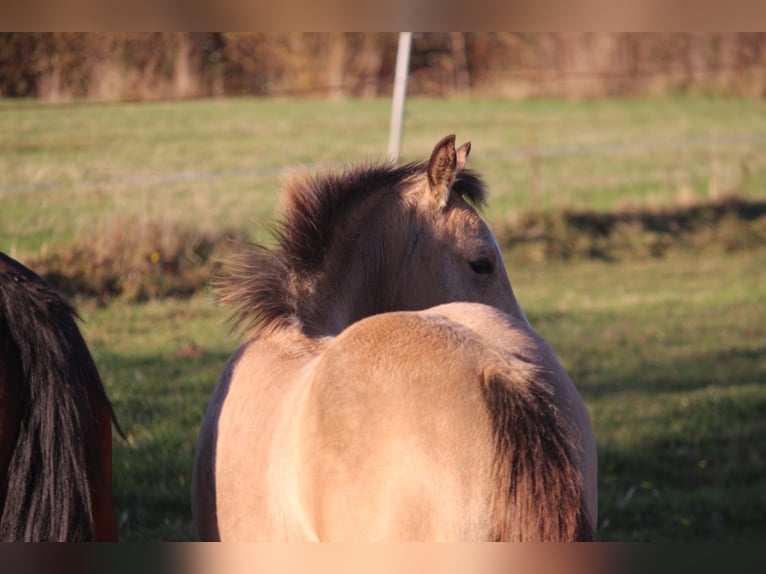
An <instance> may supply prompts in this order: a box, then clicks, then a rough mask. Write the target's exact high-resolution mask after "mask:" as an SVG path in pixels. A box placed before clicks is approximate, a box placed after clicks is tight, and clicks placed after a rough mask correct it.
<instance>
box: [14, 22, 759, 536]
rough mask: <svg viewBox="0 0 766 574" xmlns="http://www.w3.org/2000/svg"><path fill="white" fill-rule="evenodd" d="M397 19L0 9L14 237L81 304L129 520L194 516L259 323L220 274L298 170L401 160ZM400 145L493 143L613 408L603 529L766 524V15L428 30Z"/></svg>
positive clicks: (555, 301) (260, 231) (518, 246)
mask: <svg viewBox="0 0 766 574" xmlns="http://www.w3.org/2000/svg"><path fill="white" fill-rule="evenodd" d="M398 41H399V34H397V33H156V34H148V33H135V34H134V33H130V34H125V33H120V34H91V33H87V34H86V33H83V34H74V33H26V34H22V33H3V34H0V250H2V251H3V252H5V253H8V254H9V255H11V256H13V257H16V258H17V259H19V260H20V261H22V262H23V263H25V264H26V265H28V266H30V267H32V268H33V269H34V270H35V271H37V272H38V273H40V274H41V275H43V276H44V277H45V278H46V279H47V280H48V281H49V282H50V283H51V284H52V285H54V286H55V287H56V288H57V289H59V290H60V291H61V292H62V293H63V294H64V295H65V296H66V297H68V298H69V299H70V300H71V301H72V302H73V303H74V304H76V305H77V307H78V308H79V309H80V313H81V315H82V317H83V320H84V322H83V333H84V335H85V338H86V340H87V341H88V343H89V345H90V346H91V350H92V352H93V354H94V357H95V359H96V362H97V364H98V366H99V369H100V370H101V372H102V375H103V377H104V380H105V385H106V388H107V391H108V393H109V395H110V397H111V398H112V400H113V402H114V406H115V411H116V414H117V416H118V418H119V420H120V423H121V425H122V427H123V428H124V429H125V430H126V433H127V435H128V440H127V442H125V441H122V440H120V439H116V440H115V444H114V447H115V478H114V481H115V490H116V496H117V504H118V514H119V516H120V522H121V534H122V537H123V539H124V540H141V541H147V540H189V539H191V538H192V537H193V532H192V530H191V521H190V505H189V486H190V485H189V476H190V470H191V464H192V457H193V454H194V445H195V441H196V436H197V432H198V428H199V424H200V422H201V420H202V416H203V413H204V409H205V406H206V404H207V401H208V400H209V397H210V394H211V392H212V389H213V386H214V384H215V380H216V378H217V376H218V373H219V372H220V370H221V368H222V367H223V364H224V363H225V361H226V359H227V357H228V356H229V355H230V354H231V353H232V352H233V350H234V349H235V348H236V346H237V345H238V344H239V342H238V341H237V339H236V338H235V337H234V336H233V335H231V334H230V333H229V331H228V326H227V323H226V318H227V312H226V310H225V309H220V308H218V307H217V306H216V304H215V298H214V296H213V294H212V293H211V291H210V287H209V285H210V281H211V279H212V278H213V277H215V276H216V275H217V274H219V273H221V272H222V271H223V270H224V269H225V260H226V257H227V256H228V255H229V254H230V253H231V251H232V250H236V249H239V248H241V246H242V244H243V243H244V242H247V241H252V240H255V241H262V242H267V243H268V242H269V241H270V240H271V238H270V235H269V232H268V230H267V229H268V228H267V226H266V225H265V224H266V223H267V222H270V221H272V220H273V219H274V218H275V217H278V205H279V194H280V189H281V186H282V182H283V180H284V178H285V177H290V176H292V175H294V174H296V173H298V174H300V173H314V172H317V171H319V172H321V171H326V170H331V169H343V168H344V166H346V165H349V164H355V163H358V162H381V161H386V160H387V147H388V141H389V126H390V120H391V115H392V92H393V86H394V73H395V67H396V54H397V44H398ZM407 80H408V81H407V99H406V103H405V106H404V122H403V137H402V153H401V156H402V161H424V160H426V159H427V158H428V156H429V154H430V152H431V149H432V147H433V145H434V144H435V143H436V141H438V140H439V139H440V138H441V137H443V136H444V135H446V134H449V133H456V134H457V139H458V143H462V142H463V141H466V140H470V141H472V143H473V147H472V153H471V157H470V160H469V166H470V167H472V168H474V169H476V170H478V171H479V172H480V173H481V174H482V175H483V177H484V179H485V180H486V182H487V184H488V186H489V190H490V198H489V204H488V206H487V208H486V209H485V212H484V215H485V217H486V218H487V220H488V221H489V223H490V225H491V227H492V228H493V230H494V231H495V233H496V235H497V236H498V239H499V242H500V244H501V246H502V248H503V251H504V255H505V258H506V264H507V267H508V271H509V275H510V278H511V281H512V283H513V286H514V290H515V292H516V294H517V296H518V297H519V300H520V302H521V305H522V307H523V308H524V311H525V313H526V314H527V315H528V317H529V318H530V321H531V322H532V324H533V325H534V326H535V328H536V329H537V330H538V331H539V332H540V333H541V334H542V335H543V336H544V337H545V338H547V339H548V340H549V341H550V342H551V343H552V345H553V347H554V348H555V349H556V351H557V353H558V354H559V356H560V358H561V360H562V362H563V364H564V365H565V367H566V368H567V369H568V371H569V372H570V373H571V375H572V377H573V379H574V380H575V383H576V384H577V386H578V389H579V390H580V392H581V394H582V396H583V398H584V399H585V401H586V404H587V406H588V408H589V411H590V413H591V416H592V418H593V422H594V427H595V430H596V436H597V440H598V446H599V457H600V478H599V492H600V517H599V536H600V537H601V539H603V540H625V541H629V540H641V541H676V540H716V541H721V540H730V541H731V540H749V541H755V540H760V539H763V536H764V535H765V534H766V522H764V520H763V517H764V516H766V472H764V471H765V470H766V422H764V421H766V388H764V384H765V383H766V265H765V264H764V263H766V102H765V101H764V96H766V34H763V33H694V34H692V33H673V34H670V33H668V34H664V33H663V34H657V33H646V34H643V33H641V34H637V33H603V34H602V33H587V34H586V33H534V34H533V33H529V34H528V33H463V32H453V33H415V34H414V35H413V37H412V48H411V59H410V65H409V74H408V77H407Z"/></svg>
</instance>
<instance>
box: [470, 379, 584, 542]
mask: <svg viewBox="0 0 766 574" xmlns="http://www.w3.org/2000/svg"><path fill="white" fill-rule="evenodd" d="M483 390H484V398H485V401H486V404H487V406H488V408H489V412H490V417H491V420H492V427H493V434H494V438H495V463H494V473H495V481H496V482H495V484H496V489H497V490H496V491H495V495H494V497H493V500H492V511H493V530H492V535H491V536H492V539H493V540H496V541H545V542H561V541H587V540H594V539H595V534H596V533H595V528H594V526H593V524H592V523H591V520H590V518H589V516H588V512H587V510H586V508H585V502H584V496H583V479H582V473H581V472H580V469H579V468H578V466H577V464H576V462H575V459H574V456H575V453H576V450H575V441H574V437H575V435H574V432H575V431H574V429H572V428H570V425H569V424H567V422H566V421H565V420H563V418H562V417H561V416H560V414H559V413H558V411H557V409H556V407H555V406H554V405H553V403H552V393H551V391H550V389H549V388H548V386H547V384H546V383H544V382H542V381H538V380H532V381H530V380H526V379H525V380H523V381H514V380H511V377H510V376H509V375H508V374H506V373H502V374H496V373H492V374H486V375H485V377H484V386H483Z"/></svg>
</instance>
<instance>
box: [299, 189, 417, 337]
mask: <svg viewBox="0 0 766 574" xmlns="http://www.w3.org/2000/svg"><path fill="white" fill-rule="evenodd" d="M372 208H373V209H376V214H375V217H374V218H364V219H359V220H358V223H357V224H356V229H351V230H349V229H346V230H344V232H343V236H344V237H345V238H346V239H345V240H344V241H341V242H339V243H338V244H337V245H335V246H333V248H332V249H331V250H330V252H329V253H328V256H327V263H326V265H325V266H324V267H323V269H322V273H321V274H320V275H319V276H318V277H315V278H314V279H312V280H311V283H313V284H312V285H311V286H310V288H309V290H310V291H311V293H312V296H311V297H310V298H309V303H308V305H307V307H308V313H307V315H308V316H309V317H310V319H309V321H308V322H309V323H310V324H311V325H312V329H311V330H312V331H316V332H317V333H316V334H321V335H337V334H338V333H340V332H341V331H343V330H344V329H345V328H346V327H348V326H349V325H351V324H352V323H355V322H356V321H359V320H361V319H364V318H365V317H369V316H371V315H376V314H378V313H383V312H387V311H396V310H401V309H402V308H403V307H402V303H401V301H398V299H399V296H398V291H399V289H398V288H397V286H398V285H399V284H400V280H399V279H400V273H401V261H402V258H403V257H404V242H403V241H401V240H400V239H399V237H391V236H390V233H386V230H387V229H388V230H390V229H398V228H399V227H398V226H400V225H401V222H399V223H398V224H397V225H398V226H397V227H392V223H391V220H390V217H391V216H392V215H393V210H392V209H391V208H390V207H389V208H387V207H382V208H378V206H376V205H375V204H373V205H372ZM370 221H374V225H370V223H369V222H370ZM402 235H403V236H406V234H402Z"/></svg>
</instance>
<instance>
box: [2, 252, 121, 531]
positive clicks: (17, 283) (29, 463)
mask: <svg viewBox="0 0 766 574" xmlns="http://www.w3.org/2000/svg"><path fill="white" fill-rule="evenodd" d="M76 318H77V314H76V312H75V311H74V309H72V307H70V306H69V305H68V304H67V303H66V302H64V301H63V300H62V299H61V298H60V297H59V296H58V295H57V294H56V293H55V292H54V291H53V290H52V289H50V288H49V287H48V286H47V285H46V284H45V282H44V281H43V280H42V279H41V278H40V277H39V276H37V275H36V274H35V273H33V272H32V271H30V270H29V269H27V268H26V267H24V266H23V265H21V264H20V263H18V262H17V261H14V260H13V259H11V258H9V257H7V256H6V255H4V254H2V253H0V339H3V340H2V341H0V343H1V344H0V349H6V350H7V351H9V352H10V354H11V355H12V356H15V357H16V361H17V366H16V372H17V373H18V374H19V375H20V379H21V380H20V381H19V382H18V385H17V386H18V392H19V394H20V397H21V398H20V405H21V416H20V422H19V425H18V438H17V441H16V445H15V448H14V451H13V455H12V457H11V462H10V467H9V469H8V472H7V480H6V485H7V488H6V496H5V503H4V505H3V507H2V516H1V517H0V540H2V541H88V540H94V539H96V538H98V537H99V536H98V533H97V528H99V527H101V528H105V529H106V530H112V529H113V535H112V534H109V533H107V534H105V535H104V536H103V537H106V538H111V537H116V524H114V525H113V527H112V526H108V525H107V526H106V527H103V526H101V525H99V524H97V520H103V517H105V516H106V517H107V518H108V519H109V520H112V519H113V516H114V509H113V507H112V508H111V509H108V508H107V509H104V508H98V503H99V500H103V499H104V495H105V493H106V494H107V495H108V496H107V497H108V503H109V504H110V505H111V424H112V423H113V422H114V423H115V425H116V421H115V420H114V413H113V412H112V407H111V404H110V403H109V400H108V398H107V396H106V393H105V391H104V387H103V385H102V382H101V378H100V377H99V374H98V370H97V368H96V365H95V364H94V362H93V359H92V357H91V355H90V352H89V351H88V348H87V345H86V344H85V341H84V340H83V338H82V335H81V333H80V330H79V329H78V327H77V323H76V322H75V319H76ZM0 359H2V358H1V357H0ZM117 429H118V430H119V427H117ZM106 435H108V437H107V436H106ZM105 477H106V478H105ZM107 479H108V480H107ZM104 489H106V490H104ZM94 504H96V507H95V508H94Z"/></svg>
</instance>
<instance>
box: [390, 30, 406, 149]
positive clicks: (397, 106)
mask: <svg viewBox="0 0 766 574" xmlns="http://www.w3.org/2000/svg"><path fill="white" fill-rule="evenodd" d="M411 45H412V32H400V33H399V49H398V50H397V52H396V75H395V76H394V100H393V105H392V107H391V130H390V132H389V136H388V156H389V157H390V158H391V161H393V162H394V163H398V162H399V155H400V150H401V145H402V123H403V121H404V98H405V96H406V94H407V74H408V73H409V69H410V46H411Z"/></svg>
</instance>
